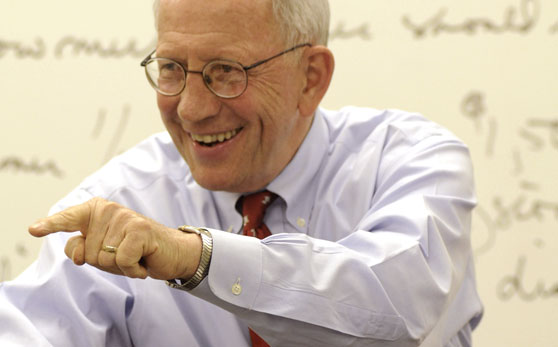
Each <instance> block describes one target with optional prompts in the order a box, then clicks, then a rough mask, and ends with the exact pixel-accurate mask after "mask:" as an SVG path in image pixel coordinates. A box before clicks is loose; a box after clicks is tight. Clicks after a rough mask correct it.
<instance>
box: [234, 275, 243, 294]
mask: <svg viewBox="0 0 558 347" xmlns="http://www.w3.org/2000/svg"><path fill="white" fill-rule="evenodd" d="M232 293H233V294H234V295H237V296H238V295H240V293H242V286H241V285H240V278H239V279H237V280H236V283H235V284H233V286H232Z"/></svg>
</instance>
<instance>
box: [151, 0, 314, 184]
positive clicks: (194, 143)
mask: <svg viewBox="0 0 558 347" xmlns="http://www.w3.org/2000/svg"><path fill="white" fill-rule="evenodd" d="M157 30H158V35H159V36H158V45H157V56H159V57H166V58H171V59H174V60H176V61H178V62H181V63H182V64H183V65H184V66H185V67H186V68H187V69H189V70H196V71H200V70H202V68H203V66H204V65H205V64H206V63H207V62H209V61H211V60H214V59H219V58H221V59H228V60H234V61H238V62H239V63H241V64H242V65H245V66H246V65H250V64H252V63H254V62H256V61H259V60H262V59H265V58H268V57H270V56H272V55H275V54H277V53H279V52H280V51H282V50H284V49H285V45H284V43H283V41H281V39H280V36H279V33H278V32H277V29H276V26H275V25H274V20H273V18H272V14H271V4H270V3H269V1H265V0H262V1H253V0H212V1H207V0H167V1H165V0H163V1H161V5H160V8H159V18H158V24H157ZM289 54H292V53H289ZM289 58H291V59H289ZM303 70H304V69H303V68H301V66H299V65H298V64H297V63H296V62H294V61H293V59H292V56H291V57H287V56H282V57H280V58H277V59H274V60H272V61H270V62H267V63H265V64H263V65H261V66H258V67H256V68H254V69H252V70H249V71H248V87H247V89H246V91H245V92H244V94H242V95H241V96H239V97H238V98H235V99H222V98H219V97H217V96H216V95H214V94H213V93H212V92H211V91H210V90H209V89H208V88H207V87H206V86H205V84H204V82H203V80H202V77H201V75H200V74H194V73H192V74H188V76H187V78H186V88H185V89H184V91H183V92H182V93H181V94H180V95H177V96H173V97H168V96H162V95H158V96H157V98H158V99H157V101H158V105H159V109H160V111H161V116H162V119H163V122H164V124H165V126H166V128H167V130H168V131H169V133H170V135H171V137H172V139H173V141H174V144H175V145H176V147H177V148H178V150H179V152H180V153H181V155H182V156H183V157H184V159H185V160H186V162H187V163H188V166H189V167H190V169H191V171H192V174H193V176H194V179H195V180H196V182H198V184H200V185H201V186H203V187H205V188H207V189H211V190H225V191H233V192H248V191H254V190H258V189H261V188H263V187H264V186H265V185H266V184H268V183H269V182H270V181H271V180H273V179H274V178H275V177H276V176H277V175H278V174H279V173H280V172H281V170H282V169H283V168H284V167H285V166H286V165H287V164H288V162H289V161H290V160H291V158H292V157H293V155H294V154H295V152H296V150H297V149H298V147H299V145H300V143H301V142H302V140H303V138H304V136H305V135H306V133H307V131H308V129H309V126H310V123H311V117H301V116H300V115H299V112H298V102H299V98H300V95H301V93H302V91H303V89H304V87H305V86H304V83H305V82H304V81H305V79H304V71H303ZM215 139H216V141H215V142H214V143H211V144H210V145H207V144H205V143H202V142H205V141H207V140H209V141H213V140H215ZM200 140H203V141H200ZM221 140H222V142H221Z"/></svg>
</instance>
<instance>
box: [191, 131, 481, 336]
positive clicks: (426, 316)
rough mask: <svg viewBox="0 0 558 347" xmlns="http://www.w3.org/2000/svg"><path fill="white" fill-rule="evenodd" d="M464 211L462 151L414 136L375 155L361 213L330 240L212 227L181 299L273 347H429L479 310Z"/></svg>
mask: <svg viewBox="0 0 558 347" xmlns="http://www.w3.org/2000/svg"><path fill="white" fill-rule="evenodd" d="M390 145H393V144H391V143H387V144H386V146H390ZM475 204H476V198H475V194H474V187H473V175H472V168H471V162H470V158H469V153H468V150H467V148H466V147H465V146H464V145H463V144H462V143H461V142H459V141H457V140H450V141H448V140H447V139H441V138H438V137H437V136H425V137H424V138H423V139H422V140H421V141H418V142H416V143H411V144H406V145H405V146H401V145H398V146H394V147H393V148H392V149H386V151H385V155H384V157H383V158H382V166H381V167H380V168H379V169H378V175H377V177H376V181H375V192H374V194H373V196H372V197H371V203H370V206H369V207H368V208H367V210H366V213H364V214H363V215H362V216H361V219H360V222H359V223H358V225H357V227H356V228H355V230H351V231H350V232H348V233H347V234H348V236H346V237H343V238H341V239H339V240H337V241H328V240H323V239H318V238H312V237H310V236H307V235H305V234H296V233H288V234H275V235H272V236H270V237H268V238H266V239H264V240H261V241H260V240H256V239H253V238H247V237H243V236H239V235H231V234H228V233H225V232H221V231H218V230H212V234H213V238H214V249H213V256H212V261H211V268H210V271H209V275H208V279H207V280H206V281H204V283H203V285H202V286H201V287H200V288H197V289H196V290H194V292H193V294H194V295H197V296H200V297H202V298H204V299H205V300H208V301H211V302H213V303H215V304H217V305H219V306H221V307H223V308H225V309H227V310H229V311H231V312H233V313H235V314H236V315H238V316H239V317H241V318H243V319H244V320H246V321H247V322H248V324H249V325H250V326H251V327H252V329H254V330H255V331H256V332H257V333H258V334H259V335H260V336H262V337H263V338H264V339H265V340H266V341H267V342H268V343H270V344H271V345H273V346H291V345H320V346H349V345H350V346H361V345H362V346H370V345H374V343H381V345H382V346H417V345H420V344H421V343H422V342H424V341H425V339H428V340H427V341H432V342H433V343H432V344H431V345H436V346H441V345H443V344H445V343H448V341H449V340H450V339H453V340H455V338H454V337H455V335H456V334H458V333H459V331H460V330H461V329H462V328H465V327H467V329H468V322H469V320H471V319H472V318H473V317H474V316H476V315H478V314H479V312H480V310H481V308H480V303H479V302H478V300H477V299H478V298H477V296H476V290H475V288H474V269H473V260H472V252H471V245H470V222H471V211H472V209H473V207H474V206H475ZM345 208H347V207H345ZM326 227H327V226H326Z"/></svg>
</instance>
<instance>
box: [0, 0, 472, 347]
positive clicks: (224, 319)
mask: <svg viewBox="0 0 558 347" xmlns="http://www.w3.org/2000/svg"><path fill="white" fill-rule="evenodd" d="M156 12H157V31H158V43H157V48H156V50H155V51H154V52H153V53H152V54H151V55H150V56H149V57H147V58H146V59H145V60H144V61H143V62H142V65H143V66H144V67H145V71H146V74H147V78H148V81H149V82H150V83H151V85H152V86H153V87H154V89H155V90H156V92H157V102H158V106H159V109H160V111H161V117H162V119H163V122H164V124H165V126H166V128H167V130H168V133H163V134H157V135H154V136H153V137H151V138H149V139H147V140H146V141H144V142H143V143H141V144H139V145H138V146H136V147H135V148H133V149H131V150H129V151H128V152H127V153H125V154H123V155H121V156H119V157H117V158H115V159H114V160H112V161H111V162H110V163H109V164H107V165H106V166H105V167H104V168H102V169H101V170H99V171H98V172H97V173H95V174H93V175H92V176H91V177H89V178H88V179H86V180H85V181H84V182H83V183H82V184H81V185H80V186H79V187H78V188H77V189H76V190H74V191H73V192H71V193H70V194H69V195H68V196H67V197H66V198H64V199H63V200H62V201H60V202H59V203H58V204H57V205H56V206H55V207H54V208H53V210H52V213H53V214H52V215H51V216H50V217H48V218H45V219H42V220H40V221H38V222H37V223H36V224H34V225H32V226H31V227H30V229H29V230H30V232H31V233H32V234H33V235H35V236H46V235H49V234H50V235H49V236H48V237H47V238H46V239H45V245H44V247H43V250H42V253H41V255H40V259H39V261H38V262H36V263H35V264H34V265H33V266H32V267H31V268H30V269H28V270H27V271H26V272H24V273H23V274H22V275H21V276H19V278H17V279H16V280H15V281H13V282H10V283H6V284H5V285H3V286H2V288H1V289H0V302H1V305H2V306H1V307H2V309H1V312H0V321H1V322H2V324H1V326H2V330H1V331H0V340H1V341H2V345H6V344H7V345H10V343H13V344H15V345H29V346H30V345H33V346H49V345H53V346H102V345H106V346H249V345H253V346H266V345H271V346H417V345H423V346H469V345H471V330H472V329H473V328H474V327H475V326H476V324H477V323H478V321H479V319H480V316H481V312H482V308H481V304H480V301H479V299H478V296H477V292H476V289H475V278H474V269H473V260H472V255H471V246H470V240H469V236H470V218H471V210H472V209H473V207H474V205H475V196H474V191H473V183H472V173H471V165H470V160H469V156H468V151H467V148H466V147H465V146H464V145H463V144H462V143H461V142H460V141H459V140H457V139H456V138H455V137H454V136H453V135H452V134H450V133H449V132H448V131H446V130H444V129H442V128H441V127H439V126H437V125H435V124H433V123H431V122H429V121H427V120H425V119H424V118H422V117H421V116H419V115H416V114H409V113H405V112H402V111H376V110H372V109H360V108H354V107H352V108H345V109H343V110H341V111H338V112H332V111H326V110H323V109H321V108H319V107H318V106H319V103H320V101H321V99H322V97H323V96H324V94H325V92H326V90H327V88H328V86H329V82H330V80H331V76H332V73H333V67H334V60H333V56H332V53H331V52H330V51H329V50H328V49H327V48H326V46H325V45H326V41H327V31H328V22H329V9H328V4H327V1H326V0H259V1H256V0H212V1H207V0H161V1H160V4H156ZM169 135H170V136H169ZM264 215H265V218H264ZM181 225H182V226H181ZM188 225H189V226H188ZM60 231H63V232H60ZM72 231H80V232H79V233H75V234H72V235H70V234H68V233H66V232H72ZM254 236H255V237H254ZM63 249H64V251H63ZM64 253H65V255H64ZM70 259H71V260H70ZM85 263H87V264H88V265H86V266H82V267H79V266H76V264H77V265H83V264H85ZM165 280H166V281H165Z"/></svg>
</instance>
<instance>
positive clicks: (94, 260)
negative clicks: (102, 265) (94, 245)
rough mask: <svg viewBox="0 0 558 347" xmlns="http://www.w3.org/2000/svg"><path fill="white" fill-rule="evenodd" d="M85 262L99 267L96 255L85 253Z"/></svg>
mask: <svg viewBox="0 0 558 347" xmlns="http://www.w3.org/2000/svg"><path fill="white" fill-rule="evenodd" d="M85 262H86V263H87V264H89V265H93V266H97V265H98V257H97V255H95V254H91V253H89V252H86V253H85Z"/></svg>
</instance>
